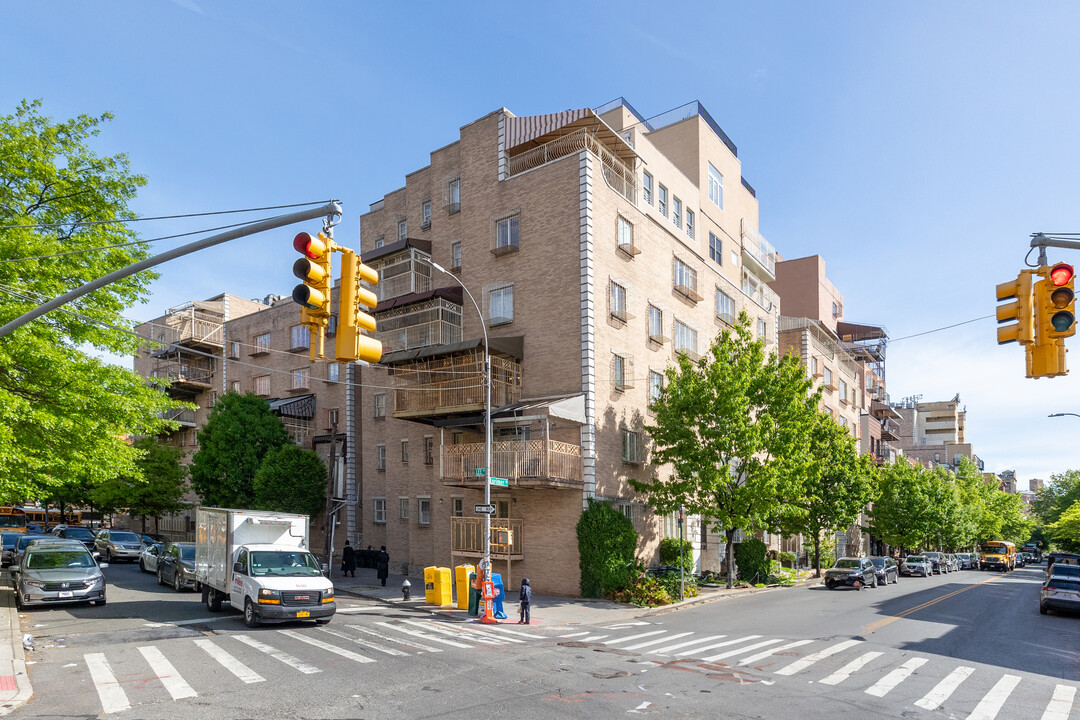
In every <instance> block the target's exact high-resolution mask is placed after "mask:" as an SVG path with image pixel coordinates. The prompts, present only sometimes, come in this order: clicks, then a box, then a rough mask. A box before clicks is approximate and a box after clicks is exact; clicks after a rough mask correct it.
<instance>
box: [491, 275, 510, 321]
mask: <svg viewBox="0 0 1080 720" xmlns="http://www.w3.org/2000/svg"><path fill="white" fill-rule="evenodd" d="M513 321H514V286H513V285H507V286H506V287H500V288H494V289H492V290H490V291H489V292H488V323H489V325H505V324H506V323H510V322H513Z"/></svg>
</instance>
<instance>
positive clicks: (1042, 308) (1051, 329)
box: [1027, 263, 1076, 378]
mask: <svg viewBox="0 0 1080 720" xmlns="http://www.w3.org/2000/svg"><path fill="white" fill-rule="evenodd" d="M1037 272H1038V274H1039V275H1040V276H1041V277H1042V280H1039V281H1038V282H1037V283H1035V286H1034V299H1035V344H1034V346H1032V347H1031V348H1030V352H1029V354H1028V373H1027V375H1028V377H1032V378H1041V377H1057V376H1058V375H1067V374H1068V372H1069V370H1068V368H1066V366H1065V354H1066V353H1067V352H1068V351H1067V350H1066V349H1065V338H1067V337H1071V336H1073V335H1075V334H1076V309H1075V308H1076V302H1075V297H1074V292H1073V281H1074V276H1075V273H1074V272H1073V267H1072V265H1069V264H1067V263H1058V264H1057V265H1054V266H1053V267H1050V266H1046V265H1044V266H1042V267H1040V268H1039V269H1038V271H1037Z"/></svg>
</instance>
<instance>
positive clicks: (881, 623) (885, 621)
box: [863, 575, 1005, 634]
mask: <svg viewBox="0 0 1080 720" xmlns="http://www.w3.org/2000/svg"><path fill="white" fill-rule="evenodd" d="M1003 577H1005V576H1004V575H997V576H995V577H992V578H987V579H986V580H983V581H981V582H977V583H975V584H974V585H968V586H967V587H962V588H960V589H959V590H954V591H952V592H951V593H946V594H945V595H942V596H941V597H936V598H934V599H933V600H927V601H926V602H924V603H922V604H921V605H916V606H915V607H911V608H908V609H907V610H904V611H902V612H898V613H896V614H895V615H893V616H891V617H887V618H882V619H881V620H877V621H875V622H872V623H870V624H869V625H866V626H864V627H863V633H864V634H865V633H875V632H877V631H878V630H880V629H881V628H883V627H885V626H886V625H890V624H892V623H894V622H896V621H897V620H900V619H901V618H906V617H907V616H908V615H911V614H913V613H916V612H918V611H919V610H923V609H925V608H928V607H930V606H931V605H936V604H938V603H939V602H941V601H942V600H948V599H949V598H951V597H955V596H956V595H959V594H960V593H962V592H967V591H968V590H971V589H972V588H977V587H979V586H980V585H985V584H986V583H989V582H994V581H995V580H1000V579H1001V578H1003Z"/></svg>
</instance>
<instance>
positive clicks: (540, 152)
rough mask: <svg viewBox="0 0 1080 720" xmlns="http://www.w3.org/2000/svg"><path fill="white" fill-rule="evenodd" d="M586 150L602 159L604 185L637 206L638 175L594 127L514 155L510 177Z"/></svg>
mask: <svg viewBox="0 0 1080 720" xmlns="http://www.w3.org/2000/svg"><path fill="white" fill-rule="evenodd" d="M515 119H519V118H515ZM567 129H569V128H567ZM582 150H588V151H590V152H591V153H592V154H593V155H595V156H596V157H597V158H599V160H600V169H601V174H602V175H603V177H604V182H606V183H607V184H608V186H609V187H611V189H612V190H614V191H615V192H617V193H619V194H620V195H622V196H623V197H624V198H626V199H627V200H629V201H630V202H631V203H632V204H637V200H636V197H637V175H636V174H635V173H634V170H633V168H632V167H631V166H630V165H628V164H627V162H626V161H625V160H624V159H623V158H621V157H619V155H617V154H615V153H613V152H612V151H611V150H610V149H608V147H607V146H606V145H605V144H604V143H603V142H601V140H600V139H599V138H598V137H597V134H596V132H595V131H593V130H591V129H590V128H584V127H582V128H578V129H576V130H573V131H571V132H567V133H566V134H565V135H560V136H557V137H555V138H554V139H552V140H549V141H548V142H545V143H543V144H541V145H537V146H535V147H531V148H529V149H528V150H525V151H523V152H519V153H517V154H515V155H511V156H510V158H509V162H508V164H507V169H508V172H509V174H510V175H518V174H520V173H523V172H526V171H527V170H532V169H533V168H537V167H540V166H541V165H546V164H548V163H549V162H553V161H555V160H559V159H561V158H564V157H567V156H568V155H576V154H577V153H579V152H581V151H582Z"/></svg>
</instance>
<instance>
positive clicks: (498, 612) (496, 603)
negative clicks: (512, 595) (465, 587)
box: [491, 573, 506, 620]
mask: <svg viewBox="0 0 1080 720" xmlns="http://www.w3.org/2000/svg"><path fill="white" fill-rule="evenodd" d="M491 582H492V583H494V584H495V599H494V600H492V601H491V610H492V615H494V616H495V617H496V618H498V619H499V620H505V619H506V611H505V610H503V600H504V599H505V598H506V591H505V590H504V589H503V581H502V575H501V574H500V573H491Z"/></svg>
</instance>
